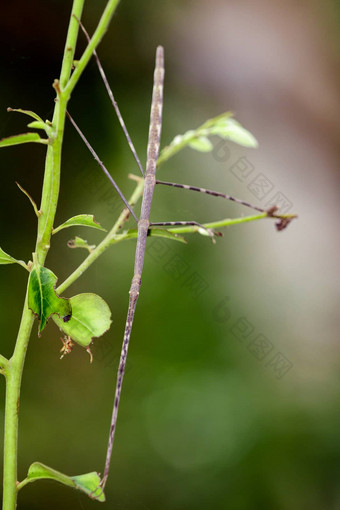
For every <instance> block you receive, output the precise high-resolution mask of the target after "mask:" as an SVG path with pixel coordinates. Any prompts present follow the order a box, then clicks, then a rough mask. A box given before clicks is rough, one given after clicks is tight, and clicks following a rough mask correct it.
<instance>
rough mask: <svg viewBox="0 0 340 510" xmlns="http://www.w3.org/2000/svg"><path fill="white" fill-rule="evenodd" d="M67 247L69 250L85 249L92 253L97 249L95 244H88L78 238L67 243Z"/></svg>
mask: <svg viewBox="0 0 340 510" xmlns="http://www.w3.org/2000/svg"><path fill="white" fill-rule="evenodd" d="M67 246H68V247H69V248H85V250H88V251H89V252H90V253H91V252H92V251H93V250H94V249H95V247H96V245H95V244H88V242H87V241H86V240H85V239H82V238H81V237H78V236H76V237H75V238H74V239H70V241H68V242H67Z"/></svg>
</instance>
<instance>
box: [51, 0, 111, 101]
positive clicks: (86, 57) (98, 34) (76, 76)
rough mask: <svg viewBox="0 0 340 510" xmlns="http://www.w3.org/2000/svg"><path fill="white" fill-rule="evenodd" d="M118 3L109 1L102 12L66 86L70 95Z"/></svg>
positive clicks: (66, 90) (62, 83) (65, 90)
mask: <svg viewBox="0 0 340 510" xmlns="http://www.w3.org/2000/svg"><path fill="white" fill-rule="evenodd" d="M118 3H119V0H110V1H109V2H108V3H107V5H106V8H105V10H104V12H103V14H102V17H101V18H100V21H99V23H98V26H97V28H96V30H95V32H94V34H93V36H92V38H91V40H90V42H89V44H88V46H87V48H86V50H85V51H84V53H83V55H82V57H81V59H80V60H79V62H78V63H77V67H76V69H75V71H74V73H73V74H72V76H71V78H70V80H69V81H68V83H67V85H66V86H65V89H64V92H65V94H67V95H68V96H70V95H71V93H72V90H73V89H74V87H75V85H76V84H77V82H78V80H79V78H80V76H81V74H82V73H83V71H84V69H85V67H86V66H87V64H88V62H89V60H90V58H91V57H92V55H93V52H94V50H95V49H96V47H97V46H98V44H99V43H100V41H101V40H102V38H103V36H104V34H105V32H106V30H107V28H108V26H109V24H110V21H111V18H112V16H113V14H114V12H115V10H116V8H117V5H118ZM77 18H78V19H80V17H79V16H77ZM75 21H76V23H77V24H78V25H79V23H78V21H77V20H75ZM61 86H62V88H64V82H62V81H61Z"/></svg>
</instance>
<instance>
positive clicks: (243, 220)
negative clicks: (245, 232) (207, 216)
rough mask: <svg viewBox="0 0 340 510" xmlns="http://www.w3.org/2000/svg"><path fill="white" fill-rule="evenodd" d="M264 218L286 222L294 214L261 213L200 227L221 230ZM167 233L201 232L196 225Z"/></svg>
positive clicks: (292, 217)
mask: <svg viewBox="0 0 340 510" xmlns="http://www.w3.org/2000/svg"><path fill="white" fill-rule="evenodd" d="M264 218H275V219H279V220H281V219H286V220H288V221H291V220H292V219H294V218H296V215H295V214H282V215H277V216H276V215H269V214H268V213H266V212H265V213H261V214H255V215H252V216H243V217H241V218H226V219H224V220H220V221H213V222H211V223H202V227H205V228H207V229H216V228H222V227H230V226H231V225H239V224H240V223H248V222H250V221H256V220H263V219H264ZM167 230H168V231H169V232H172V233H173V234H193V233H195V232H199V231H200V230H202V229H201V228H200V227H199V226H197V225H193V226H192V225H188V226H185V227H173V228H168V229H167ZM202 233H203V235H207V234H206V232H204V231H203V232H202Z"/></svg>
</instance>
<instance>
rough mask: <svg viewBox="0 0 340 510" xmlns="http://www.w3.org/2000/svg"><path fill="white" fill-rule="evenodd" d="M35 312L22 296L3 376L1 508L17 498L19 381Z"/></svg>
mask: <svg viewBox="0 0 340 510" xmlns="http://www.w3.org/2000/svg"><path fill="white" fill-rule="evenodd" d="M33 322H34V316H33V314H32V312H31V311H30V310H29V308H28V305H27V296H26V298H25V303H24V308H23V313H22V318H21V323H20V327H19V332H18V337H17V341H16V344H15V349H14V353H13V356H12V358H11V359H10V360H9V361H8V364H7V367H6V371H5V376H6V407H5V435H4V482H3V483H4V486H3V510H15V508H16V499H17V487H16V483H17V454H18V414H19V399H20V385H21V378H22V372H23V366H24V362H25V356H26V350H27V346H28V342H29V338H30V334H31V330H32V326H33Z"/></svg>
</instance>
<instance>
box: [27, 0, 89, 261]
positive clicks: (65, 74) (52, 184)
mask: <svg viewBox="0 0 340 510" xmlns="http://www.w3.org/2000/svg"><path fill="white" fill-rule="evenodd" d="M84 2H85V0H74V2H73V7H72V14H71V17H70V23H69V28H68V32H67V37H66V43H65V49H64V56H63V63H62V67H61V72H60V79H59V82H55V84H54V87H55V89H56V91H57V101H56V105H55V108H54V114H53V119H52V129H53V136H52V137H51V138H50V145H49V147H48V149H47V155H46V162H45V175H44V184H43V191H42V200H41V206H40V211H41V215H40V216H39V219H38V236H37V244H36V252H37V254H38V260H39V263H40V264H42V265H43V264H44V262H45V258H46V255H47V252H48V250H49V248H50V239H51V233H52V229H53V222H54V218H55V214H56V210H57V204H58V197H59V186H60V165H61V150H62V142H63V137H64V126H65V119H66V107H67V102H68V99H69V97H70V96H69V95H66V94H63V93H62V91H61V90H60V88H59V87H60V86H61V84H62V83H66V82H67V80H69V78H70V74H71V70H72V62H73V59H74V53H75V48H76V42H77V37H78V32H79V23H78V21H77V19H76V18H78V19H79V18H80V17H81V14H82V11H83V7H84Z"/></svg>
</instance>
